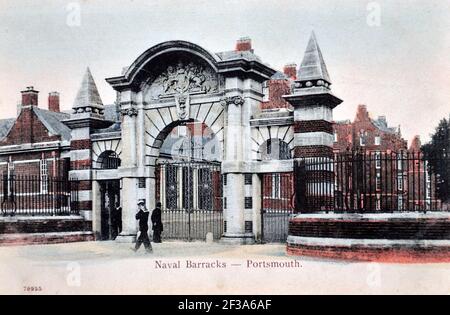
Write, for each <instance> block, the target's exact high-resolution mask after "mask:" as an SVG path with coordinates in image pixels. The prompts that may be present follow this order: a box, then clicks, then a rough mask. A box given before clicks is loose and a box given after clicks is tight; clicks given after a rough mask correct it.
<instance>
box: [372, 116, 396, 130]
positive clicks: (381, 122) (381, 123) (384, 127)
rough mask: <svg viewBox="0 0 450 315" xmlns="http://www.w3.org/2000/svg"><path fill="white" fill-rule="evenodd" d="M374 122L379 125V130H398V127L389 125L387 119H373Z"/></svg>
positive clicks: (376, 125)
mask: <svg viewBox="0 0 450 315" xmlns="http://www.w3.org/2000/svg"><path fill="white" fill-rule="evenodd" d="M371 120H372V123H373V124H374V125H375V127H377V128H378V129H379V130H381V131H384V132H388V133H395V132H397V128H395V127H389V126H388V125H387V122H386V119H385V118H384V119H371Z"/></svg>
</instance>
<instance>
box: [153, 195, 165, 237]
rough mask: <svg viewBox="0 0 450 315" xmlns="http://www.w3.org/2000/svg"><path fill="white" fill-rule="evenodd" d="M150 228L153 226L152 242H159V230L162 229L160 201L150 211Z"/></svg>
mask: <svg viewBox="0 0 450 315" xmlns="http://www.w3.org/2000/svg"><path fill="white" fill-rule="evenodd" d="M151 219H152V228H153V242H154V243H161V232H162V231H163V224H162V220H161V202H158V203H157V204H156V208H155V209H154V210H153V212H152V217H151Z"/></svg>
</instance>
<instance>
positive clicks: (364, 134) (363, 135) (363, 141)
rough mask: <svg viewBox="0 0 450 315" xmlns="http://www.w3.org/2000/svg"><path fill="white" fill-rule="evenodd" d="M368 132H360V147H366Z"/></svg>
mask: <svg viewBox="0 0 450 315" xmlns="http://www.w3.org/2000/svg"><path fill="white" fill-rule="evenodd" d="M366 138H367V132H364V131H363V130H361V131H360V132H359V145H360V146H362V147H364V146H365V145H366Z"/></svg>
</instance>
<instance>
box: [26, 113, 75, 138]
mask: <svg viewBox="0 0 450 315" xmlns="http://www.w3.org/2000/svg"><path fill="white" fill-rule="evenodd" d="M33 111H34V113H35V114H36V116H37V117H38V118H39V120H40V121H41V122H42V123H43V124H44V126H45V127H46V128H47V129H48V130H49V131H50V132H51V133H52V134H54V135H61V140H67V141H69V140H70V138H71V136H70V128H69V127H67V126H66V125H65V124H64V123H63V122H62V120H65V119H68V118H69V117H70V115H68V114H66V113H57V112H52V111H49V110H46V109H42V108H39V107H35V106H33Z"/></svg>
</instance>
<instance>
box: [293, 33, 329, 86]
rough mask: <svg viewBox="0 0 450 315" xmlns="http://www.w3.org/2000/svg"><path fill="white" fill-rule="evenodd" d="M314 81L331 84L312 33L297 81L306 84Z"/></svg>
mask: <svg viewBox="0 0 450 315" xmlns="http://www.w3.org/2000/svg"><path fill="white" fill-rule="evenodd" d="M316 80H323V81H325V82H327V83H328V84H331V80H330V76H329V74H328V70H327V66H326V65H325V61H324V60H323V56H322V52H321V51H320V47H319V45H318V44H317V39H316V35H315V34H314V31H313V32H312V33H311V37H310V38H309V42H308V46H307V47H306V51H305V55H304V57H303V61H302V63H301V65H300V68H299V70H298V73H297V81H303V82H307V81H316Z"/></svg>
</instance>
